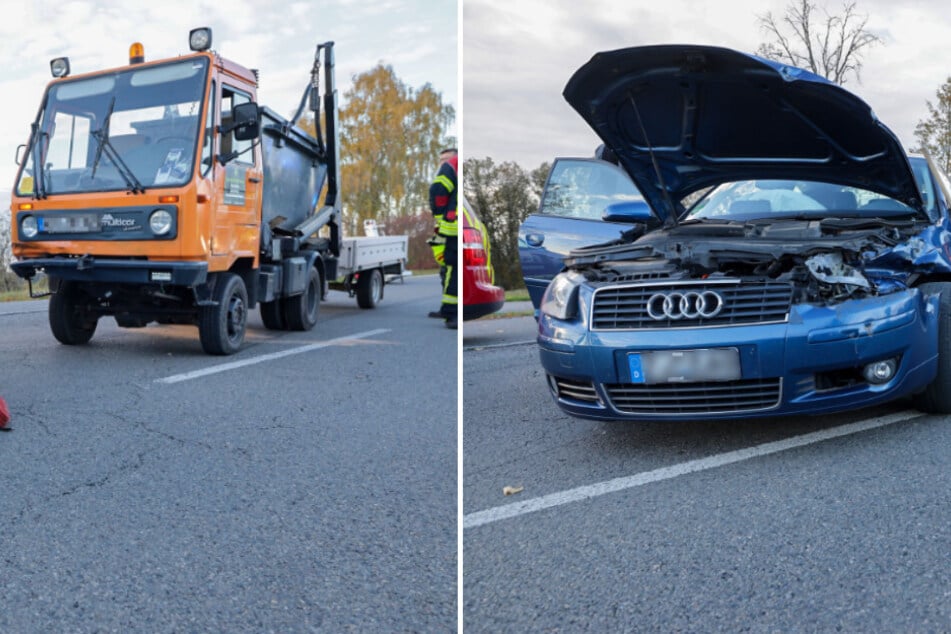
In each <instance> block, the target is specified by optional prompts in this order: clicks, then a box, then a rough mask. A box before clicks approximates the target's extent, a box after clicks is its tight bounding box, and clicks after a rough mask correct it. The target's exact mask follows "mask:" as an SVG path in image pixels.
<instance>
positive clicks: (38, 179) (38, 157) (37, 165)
mask: <svg viewBox="0 0 951 634" xmlns="http://www.w3.org/2000/svg"><path fill="white" fill-rule="evenodd" d="M31 127H32V128H33V134H32V135H31V136H30V151H29V153H30V155H31V156H32V157H33V198H34V199H36V200H42V199H43V198H46V167H45V165H44V163H45V160H46V157H45V156H43V137H44V136H48V135H47V133H46V132H43V131H42V130H40V124H39V123H36V122H34V123H33V124H32V126H31Z"/></svg>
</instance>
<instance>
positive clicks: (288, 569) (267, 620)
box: [0, 277, 457, 633]
mask: <svg viewBox="0 0 951 634" xmlns="http://www.w3.org/2000/svg"><path fill="white" fill-rule="evenodd" d="M438 302H439V285H438V281H437V280H435V278H433V277H422V278H407V280H406V282H405V284H403V285H400V284H395V285H392V286H387V288H386V297H385V299H384V301H383V302H382V304H381V305H380V306H379V307H378V308H377V309H375V310H371V311H364V310H360V309H358V308H357V307H356V302H355V300H352V299H349V298H347V297H346V295H344V294H342V293H336V292H334V293H331V299H330V300H329V301H328V302H325V303H323V304H322V305H321V314H320V317H319V320H318V324H317V327H316V328H315V329H314V330H313V331H312V332H309V333H275V332H271V331H267V330H264V329H263V327H262V326H261V323H260V319H259V317H258V316H257V311H255V312H254V314H253V316H252V319H251V327H250V330H249V333H248V341H247V343H246V345H245V347H244V348H243V349H242V350H241V351H240V352H239V353H238V354H237V355H234V356H232V357H225V358H222V357H211V356H207V355H205V354H203V353H202V351H201V346H200V344H199V342H198V338H197V329H195V328H191V327H185V326H156V325H153V326H150V327H148V328H145V329H140V330H123V329H119V328H117V327H116V326H115V323H114V321H113V320H112V319H103V320H102V321H101V322H100V326H99V331H98V332H97V333H96V335H95V337H94V338H93V340H92V342H91V343H90V344H89V345H88V346H80V347H68V346H62V345H60V344H58V343H56V341H55V340H54V339H53V337H52V335H51V334H50V332H49V329H48V326H47V321H46V319H47V318H46V306H45V303H44V302H42V301H40V302H21V303H15V304H0V395H2V396H4V397H5V398H6V399H7V401H8V403H9V405H10V409H11V410H12V414H13V420H12V422H11V425H12V427H13V428H14V430H13V431H12V432H10V433H5V434H0V632H5V633H6V632H13V633H16V632H93V631H96V632H132V631H142V632H192V631H194V632H249V631H254V632H270V631H273V632H311V631H314V632H316V631H320V632H345V631H354V632H382V631H391V632H394V631H418V632H446V631H453V630H454V629H455V627H456V622H457V621H456V619H457V609H456V608H457V606H456V571H457V563H456V557H457V542H456V524H457V523H456V513H457V507H456V491H457V489H456V483H457V479H456V437H457V436H456V424H455V406H454V404H448V405H446V408H447V409H448V410H449V411H448V413H446V412H440V411H439V410H438V409H437V406H438V404H440V403H445V399H446V398H447V395H448V396H449V398H452V399H454V397H455V394H456V384H457V382H456V374H457V373H456V333H455V332H454V331H450V330H448V329H446V328H445V327H444V326H443V325H442V324H441V323H440V322H438V321H436V320H432V319H427V318H426V313H427V312H428V311H429V310H431V309H432V308H433V307H434V306H435V305H438ZM281 355H283V356H281ZM233 362H238V363H239V364H240V363H246V364H245V365H237V366H235V365H224V364H232V363H233Z"/></svg>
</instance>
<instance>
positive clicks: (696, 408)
mask: <svg viewBox="0 0 951 634" xmlns="http://www.w3.org/2000/svg"><path fill="white" fill-rule="evenodd" d="M605 388H606V390H607V393H608V398H609V399H610V401H611V403H612V404H613V405H614V407H615V408H616V409H617V410H618V411H620V412H623V413H625V414H653V415H665V414H667V415H675V414H729V413H741V412H754V411H757V410H766V409H770V408H772V407H775V406H776V405H778V404H779V399H780V397H781V395H782V379H778V378H777V379H747V380H740V381H724V382H706V383H662V384H655V385H632V384H629V383H626V384H613V385H612V384H609V385H605Z"/></svg>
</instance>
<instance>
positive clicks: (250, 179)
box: [248, 176, 261, 183]
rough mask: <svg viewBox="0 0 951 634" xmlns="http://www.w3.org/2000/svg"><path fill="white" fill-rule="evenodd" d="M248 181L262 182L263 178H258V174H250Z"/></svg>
mask: <svg viewBox="0 0 951 634" xmlns="http://www.w3.org/2000/svg"><path fill="white" fill-rule="evenodd" d="M248 182H249V183H260V182H261V179H260V178H258V177H257V176H248Z"/></svg>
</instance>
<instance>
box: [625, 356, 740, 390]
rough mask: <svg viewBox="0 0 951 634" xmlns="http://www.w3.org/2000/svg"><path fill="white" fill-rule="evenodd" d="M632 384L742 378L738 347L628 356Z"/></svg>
mask: <svg viewBox="0 0 951 634" xmlns="http://www.w3.org/2000/svg"><path fill="white" fill-rule="evenodd" d="M627 363H628V367H629V368H630V370H631V383H697V382H700V381H735V380H737V379H739V378H740V376H741V375H740V353H739V351H738V350H737V349H736V348H711V349H703V350H663V351H654V352H632V353H631V354H629V355H627Z"/></svg>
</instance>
